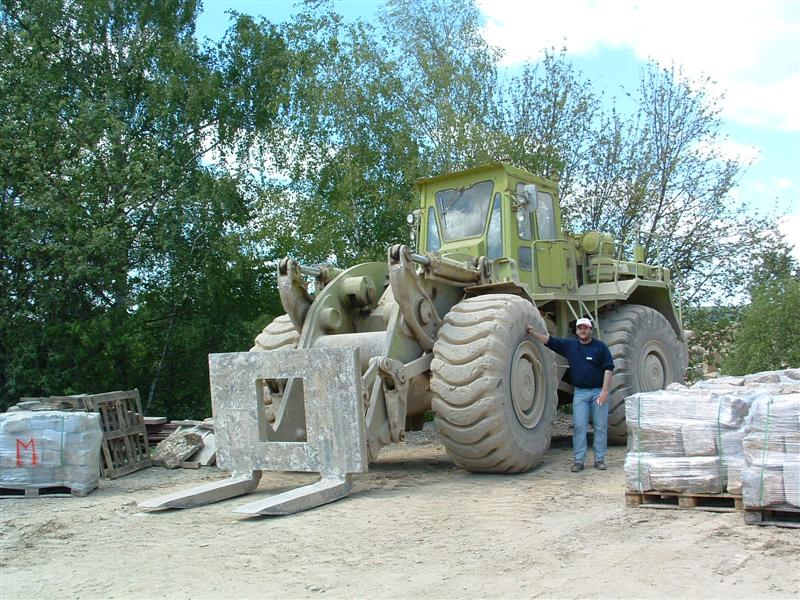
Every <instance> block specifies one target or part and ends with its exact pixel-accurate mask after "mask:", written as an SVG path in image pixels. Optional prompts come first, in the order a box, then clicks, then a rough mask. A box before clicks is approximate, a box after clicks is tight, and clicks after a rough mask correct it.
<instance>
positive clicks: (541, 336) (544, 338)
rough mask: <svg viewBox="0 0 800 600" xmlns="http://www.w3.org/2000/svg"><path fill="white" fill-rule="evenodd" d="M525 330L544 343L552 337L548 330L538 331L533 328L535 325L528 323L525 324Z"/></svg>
mask: <svg viewBox="0 0 800 600" xmlns="http://www.w3.org/2000/svg"><path fill="white" fill-rule="evenodd" d="M525 331H526V332H527V333H528V335H530V336H532V337H534V338H535V339H537V340H539V341H540V342H542V343H543V344H546V343H547V342H548V340H549V339H550V334H549V333H547V332H545V333H537V332H536V330H535V329H534V328H533V325H526V326H525Z"/></svg>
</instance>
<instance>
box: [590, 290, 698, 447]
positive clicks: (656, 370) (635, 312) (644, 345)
mask: <svg viewBox="0 0 800 600" xmlns="http://www.w3.org/2000/svg"><path fill="white" fill-rule="evenodd" d="M600 325H601V330H602V333H603V341H605V342H606V344H607V345H608V348H609V350H610V351H611V356H612V358H613V359H614V377H613V378H612V379H611V390H610V393H609V396H610V403H611V404H610V406H609V411H608V441H609V442H612V443H624V442H625V438H626V436H627V426H626V423H625V398H626V397H628V396H630V395H631V394H636V393H639V392H652V391H655V390H661V389H664V388H665V387H667V386H668V385H669V384H670V383H673V382H675V381H678V382H681V383H682V382H683V381H684V375H685V369H686V357H685V351H684V347H683V343H682V342H681V341H680V340H679V339H678V336H677V335H675V330H674V329H673V328H672V326H671V325H670V324H669V321H667V319H666V318H665V317H664V315H662V314H661V313H660V312H658V311H657V310H655V309H653V308H650V307H649V306H641V305H639V304H625V305H623V306H620V307H619V308H617V309H615V310H613V311H611V312H609V313H607V314H606V315H604V316H601V317H600Z"/></svg>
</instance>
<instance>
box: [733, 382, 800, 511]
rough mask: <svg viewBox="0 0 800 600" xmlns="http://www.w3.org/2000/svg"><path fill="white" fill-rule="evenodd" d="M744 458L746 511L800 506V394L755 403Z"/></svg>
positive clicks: (769, 398) (746, 436) (772, 397)
mask: <svg viewBox="0 0 800 600" xmlns="http://www.w3.org/2000/svg"><path fill="white" fill-rule="evenodd" d="M744 457H745V468H744V473H743V475H742V492H743V500H744V505H745V508H771V509H781V508H792V509H797V508H798V507H800V391H798V393H790V394H786V395H776V396H769V397H761V398H758V399H757V400H756V402H754V403H753V407H752V409H751V414H750V419H749V427H748V430H747V432H746V434H745V437H744Z"/></svg>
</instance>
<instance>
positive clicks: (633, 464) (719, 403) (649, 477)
mask: <svg viewBox="0 0 800 600" xmlns="http://www.w3.org/2000/svg"><path fill="white" fill-rule="evenodd" d="M771 385H775V384H771ZM761 387H762V386H761V385H759V386H756V387H755V388H753V387H749V386H747V387H746V386H741V385H737V386H732V385H729V384H728V383H725V384H723V385H721V386H720V387H718V388H717V387H712V386H709V385H703V386H700V387H697V386H694V387H692V388H686V387H677V386H674V387H673V388H672V389H669V390H661V391H656V392H648V393H641V394H635V395H633V396H629V397H628V398H626V400H625V417H626V420H627V423H628V454H627V456H626V458H625V481H626V485H627V488H628V490H631V491H636V492H640V493H642V492H647V491H661V492H678V493H690V494H722V493H731V494H740V493H741V485H742V484H741V482H742V469H743V465H744V449H743V445H742V440H743V438H744V427H745V420H746V417H747V415H748V412H749V410H750V405H751V403H752V402H753V400H754V398H756V397H757V396H758V395H759V394H761V393H763V390H762V389H760V388H761Z"/></svg>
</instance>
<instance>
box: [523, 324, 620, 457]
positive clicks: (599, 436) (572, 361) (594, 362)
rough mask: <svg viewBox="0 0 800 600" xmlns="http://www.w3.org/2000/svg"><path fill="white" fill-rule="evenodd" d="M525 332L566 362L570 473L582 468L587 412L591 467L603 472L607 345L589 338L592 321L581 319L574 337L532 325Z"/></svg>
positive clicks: (609, 363)
mask: <svg viewBox="0 0 800 600" xmlns="http://www.w3.org/2000/svg"><path fill="white" fill-rule="evenodd" d="M527 332H528V334H529V335H532V336H533V337H534V338H536V339H537V340H539V341H540V342H542V343H543V344H544V345H545V346H547V347H548V348H550V349H551V350H553V351H554V352H558V353H559V354H560V355H561V356H564V357H566V358H567V360H568V361H569V372H570V378H571V379H572V385H574V386H575V392H574V395H573V396H572V427H573V433H572V451H573V455H574V457H575V460H574V464H573V465H572V472H573V473H578V472H580V471H583V461H584V459H585V458H586V431H587V430H588V429H589V414H590V413H591V415H592V425H593V426H594V445H593V447H592V450H593V451H594V468H595V469H600V470H603V471H604V470H605V469H606V463H605V458H606V449H607V448H608V388H609V386H610V385H611V376H612V375H613V372H614V360H613V359H612V358H611V352H610V351H609V350H608V346H606V345H605V343H603V342H602V341H600V340H596V339H594V338H592V322H591V321H590V320H589V319H585V318H581V319H578V320H577V322H576V323H575V334H576V335H577V336H578V337H577V338H557V337H553V336H551V335H549V334H547V333H543V334H542V333H538V332H536V331H534V330H533V326H532V325H528V327H527Z"/></svg>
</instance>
